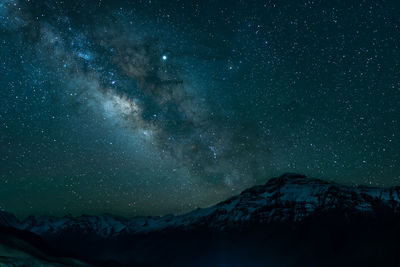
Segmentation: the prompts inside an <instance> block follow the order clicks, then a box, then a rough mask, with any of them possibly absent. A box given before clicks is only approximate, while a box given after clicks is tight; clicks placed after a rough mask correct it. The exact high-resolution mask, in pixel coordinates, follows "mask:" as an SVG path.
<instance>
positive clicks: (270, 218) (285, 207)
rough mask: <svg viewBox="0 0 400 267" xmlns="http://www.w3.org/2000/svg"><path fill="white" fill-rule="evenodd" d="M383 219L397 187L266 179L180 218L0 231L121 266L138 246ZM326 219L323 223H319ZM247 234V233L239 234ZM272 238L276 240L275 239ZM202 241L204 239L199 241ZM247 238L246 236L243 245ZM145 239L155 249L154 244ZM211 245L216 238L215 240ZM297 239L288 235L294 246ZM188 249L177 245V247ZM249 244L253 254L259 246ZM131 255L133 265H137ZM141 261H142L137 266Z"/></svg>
mask: <svg viewBox="0 0 400 267" xmlns="http://www.w3.org/2000/svg"><path fill="white" fill-rule="evenodd" d="M387 214H390V216H389V217H390V218H395V217H396V216H397V215H396V214H400V187H392V188H373V187H349V186H344V185H339V184H333V183H328V182H325V181H322V180H319V179H312V178H307V177H305V176H303V175H298V174H285V175H282V176H280V177H277V178H272V179H270V180H269V181H268V182H267V183H266V184H264V185H259V186H255V187H252V188H250V189H248V190H245V191H243V192H242V193H241V194H239V195H237V196H234V197H232V198H230V199H228V200H226V201H223V202H221V203H219V204H217V205H214V206H211V207H209V208H205V209H197V210H194V211H192V212H189V213H187V214H183V215H177V216H174V215H166V216H162V217H134V218H122V217H116V216H111V215H102V216H88V215H84V216H79V217H72V216H65V217H52V216H43V217H39V218H36V217H33V216H31V217H28V218H27V219H25V220H24V221H19V220H17V218H15V216H13V215H12V214H9V213H6V212H0V226H3V227H12V228H14V229H18V230H21V231H27V232H30V233H33V234H36V235H38V236H40V237H41V238H43V239H44V240H45V241H46V242H47V243H48V244H50V245H52V246H59V247H60V251H62V252H65V253H67V254H68V255H73V256H75V255H77V256H78V257H80V258H84V259H89V260H92V256H93V255H96V253H97V252H96V251H98V250H99V249H100V248H98V247H96V246H100V247H101V249H103V250H104V251H110V250H111V251H112V250H116V251H117V252H116V251H114V252H113V253H116V254H118V253H120V254H121V253H122V254H123V255H124V256H123V257H122V258H123V259H126V258H127V261H125V260H122V261H121V262H123V263H126V262H130V261H129V259H128V258H129V257H127V256H126V254H125V252H121V250H124V249H128V248H129V249H128V250H130V251H141V252H140V253H141V254H143V255H146V256H149V254H151V253H150V252H149V251H148V250H147V249H146V246H149V247H152V249H153V252H154V251H158V250H160V251H162V250H163V248H162V247H163V246H165V245H166V246H170V245H171V244H172V245H171V246H172V247H174V246H175V247H176V248H178V247H180V246H181V245H180V244H179V242H180V241H179V242H178V241H174V242H172V241H171V238H172V239H174V240H181V241H182V242H183V243H185V242H187V238H188V237H190V238H191V239H194V240H197V241H198V242H197V243H199V244H203V245H204V246H205V247H207V245H206V244H208V243H209V242H211V240H214V238H215V236H218V237H221V236H223V237H224V238H223V239H224V240H226V238H227V237H228V239H229V238H230V236H234V239H235V240H237V241H238V242H240V243H242V241H243V240H247V241H248V242H251V243H252V244H253V245H254V244H256V243H257V244H258V242H261V243H262V244H265V242H264V241H260V240H258V241H254V240H255V239H257V238H256V237H255V236H264V237H265V238H267V237H268V238H270V239H269V240H278V241H279V242H280V241H281V240H282V239H285V238H289V239H292V238H293V236H297V234H293V235H289V236H287V235H286V234H283V233H287V230H282V229H293V227H294V228H295V229H300V228H301V227H305V228H306V229H308V230H307V231H311V232H312V233H313V234H315V233H314V231H315V229H319V227H320V226H321V225H325V224H328V225H327V226H326V227H329V228H331V229H336V227H337V225H343V224H345V225H347V224H348V225H349V226H345V228H346V227H347V228H346V229H353V227H354V229H356V230H354V232H356V231H358V230H359V229H361V228H362V227H364V226H365V227H367V229H369V228H370V225H372V224H370V223H369V221H371V220H373V221H374V220H375V219H376V218H378V219H379V218H383V217H385V216H386V215H387ZM326 218H330V219H329V220H328V221H326V220H325V219H326ZM354 218H356V219H354ZM360 218H361V219H360ZM364 218H368V219H364ZM373 218H375V219H373ZM385 218H386V217H385ZM396 218H397V217H396ZM346 220H347V221H346ZM365 221H367V222H366V223H365ZM393 221H395V219H393ZM321 222H322V223H321ZM334 222H337V223H334ZM330 223H332V225H330ZM374 223H375V221H374ZM311 224H312V225H317V226H316V227H315V229H314V228H313V229H312V230H310V229H309V228H308V227H309V225H311ZM357 225H359V226H360V227H358V226H357ZM394 225H396V224H394ZM321 227H322V226H321ZM295 231H296V230H295ZM332 231H336V230H332ZM249 232H252V234H248V235H246V233H249ZM297 232H298V231H297ZM328 232H330V231H328ZM210 233H212V235H213V236H211V234H210ZM233 233H234V234H233ZM241 233H243V234H241ZM276 233H281V234H279V235H278V236H276ZM399 233H400V231H399ZM313 234H310V236H313ZM207 235H209V236H208V237H205V236H207ZM316 235H318V234H316ZM249 236H252V238H250V240H249ZM150 240H151V241H154V242H156V243H158V244H156V245H155V244H153V243H152V242H150ZM206 240H207V241H206ZM217 240H221V239H220V238H217ZM214 241H215V240H214ZM298 241H299V240H298V237H296V238H295V243H296V242H298ZM77 242H80V244H81V245H82V247H81V246H79V245H76V243H77ZM149 242H150V243H149ZM224 242H225V241H223V242H222V243H224ZM290 242H293V240H292V241H290ZM60 243H62V245H60ZM74 244H75V245H74ZM224 244H225V243H224ZM85 246H91V251H90V252H87V251H86V252H85V253H79V252H82V250H85ZM191 246H192V248H193V249H194V250H196V249H197V247H196V246H193V244H191ZM191 246H190V245H189V246H186V245H185V249H188V248H189V247H191ZM199 246H200V247H201V245H199ZM257 246H258V248H259V245H257ZM261 246H263V245H261ZM239 247H240V246H239ZM250 247H251V246H250ZM278 247H279V246H278V245H277V244H269V245H268V249H269V250H270V251H274V250H275V249H277V248H278ZM180 248H181V247H180ZM399 248H400V247H399ZM285 249H286V248H285ZM78 250H79V251H78ZM92 250H93V251H92ZM113 253H111V252H110V253H109V254H110V255H111V254H113ZM157 253H158V252H156V254H157ZM160 253H161V252H160ZM160 253H159V254H160ZM120 254H118V255H119V256H118V257H113V256H110V257H105V259H106V260H115V259H116V258H118V259H121V255H120ZM133 254H135V253H133ZM161 254H163V253H161ZM82 255H84V256H82ZM85 255H86V256H87V257H85ZM163 255H164V254H163ZM136 256H137V255H136ZM136 256H135V257H134V258H135V263H137V260H138V259H137V257H136ZM164 256H165V255H164ZM156 258H157V257H156ZM159 259H163V260H165V257H163V256H161V257H159ZM239 261H240V260H239ZM143 262H146V261H145V260H143ZM263 263H264V262H263ZM174 265H175V263H174ZM239 266H240V265H239ZM272 266H273V265H272ZM278 266H285V264H283V263H282V262H279V265H278ZM310 266H312V265H310Z"/></svg>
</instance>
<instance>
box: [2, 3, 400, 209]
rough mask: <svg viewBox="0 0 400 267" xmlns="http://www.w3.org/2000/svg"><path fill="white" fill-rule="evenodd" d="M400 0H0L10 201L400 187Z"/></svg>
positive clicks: (148, 205) (88, 205)
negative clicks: (284, 182) (291, 179)
mask: <svg viewBox="0 0 400 267" xmlns="http://www.w3.org/2000/svg"><path fill="white" fill-rule="evenodd" d="M399 10H400V2H399V1H389V0H382V1H372V0H371V1H368V0H364V1H358V0H356V1H337V0H335V1H292V0H290V1H289V0H287V1H266V0H263V1H259V0H254V1H248V0H241V1H215V0H204V1H200V0H199V1H194V0H192V1H184V0H181V1H178V0H174V1H161V0H146V1H140V0H137V1H127V0H125V1H119V0H117V1H114V0H113V1H105V0H99V1H95V0H85V1H84V0H75V1H73V0H71V1H70V0H68V1H67V0H65V1H60V0H57V1H55V0H43V1H42V0H40V1H39V0H0V88H1V90H0V93H1V102H0V126H1V139H0V149H1V162H0V168H1V173H0V174H1V176H0V209H3V210H6V211H10V212H13V213H15V214H17V215H18V216H27V215H28V214H35V215H39V214H53V215H65V214H73V215H80V214H101V213H113V214H117V215H124V216H135V215H162V214H167V213H182V212H186V211H189V210H192V209H195V208H197V207H206V206H209V205H212V204H215V203H217V202H218V201H222V200H225V199H226V198H228V197H229V196H232V195H235V194H238V193H239V192H240V191H241V190H244V189H246V188H248V187H251V186H253V185H256V184H261V183H265V182H266V181H267V180H268V179H269V178H271V177H273V176H276V175H280V174H282V173H284V172H298V173H302V174H306V175H307V176H314V177H319V178H322V179H325V180H327V181H335V182H339V183H344V184H351V185H360V184H364V185H374V186H391V185H400V162H399V161H400V138H399V136H400V126H399V122H400V48H399V45H400V12H399Z"/></svg>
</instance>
